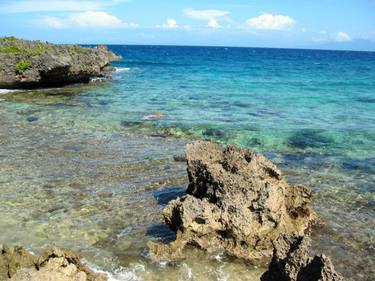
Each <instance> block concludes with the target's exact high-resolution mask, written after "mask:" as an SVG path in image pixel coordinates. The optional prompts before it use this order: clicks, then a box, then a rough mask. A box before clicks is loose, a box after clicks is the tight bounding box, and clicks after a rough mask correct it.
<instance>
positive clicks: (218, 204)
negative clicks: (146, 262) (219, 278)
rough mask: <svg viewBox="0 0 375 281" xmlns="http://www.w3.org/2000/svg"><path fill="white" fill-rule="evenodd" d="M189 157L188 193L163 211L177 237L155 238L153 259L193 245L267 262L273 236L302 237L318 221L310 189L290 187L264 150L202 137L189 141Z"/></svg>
mask: <svg viewBox="0 0 375 281" xmlns="http://www.w3.org/2000/svg"><path fill="white" fill-rule="evenodd" d="M186 157H187V165H188V169H187V171H188V177H189V186H188V188H187V195H186V196H183V197H180V198H177V199H175V200H172V201H171V202H169V204H168V205H167V206H166V208H165V209H164V211H163V215H164V219H165V222H166V224H167V225H168V226H169V227H170V228H171V229H173V230H174V231H176V234H177V238H176V240H175V241H173V242H171V243H170V244H158V243H154V242H150V243H149V248H150V254H151V256H152V257H153V258H156V259H166V260H173V259H176V258H179V257H181V256H182V255H183V253H182V250H183V249H184V247H185V246H186V245H193V246H197V247H199V248H201V249H203V250H205V251H207V252H209V253H214V252H225V253H226V254H228V255H230V256H234V257H239V258H243V259H246V260H249V261H251V262H253V263H259V264H265V263H268V262H269V260H270V259H271V257H272V253H273V246H272V241H273V240H275V239H277V238H278V237H279V235H280V234H289V233H294V232H296V233H298V234H299V235H303V234H304V232H305V230H306V229H307V228H308V227H309V225H310V224H311V223H312V222H313V221H314V220H315V219H316V216H315V214H314V212H313V211H312V210H311V208H310V201H311V193H310V191H309V190H308V188H306V187H304V186H301V185H297V186H290V185H289V184H288V183H287V181H286V180H285V178H284V177H283V175H282V174H281V172H280V171H279V170H278V169H277V167H276V166H275V165H274V164H273V163H272V162H271V161H270V160H268V159H267V158H266V157H264V156H263V155H262V154H259V153H254V152H251V151H249V150H247V149H243V148H237V147H235V146H227V147H225V148H222V147H220V146H219V145H217V144H214V143H211V142H205V141H198V142H195V143H193V144H190V145H187V149H186Z"/></svg>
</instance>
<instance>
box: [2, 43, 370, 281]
mask: <svg viewBox="0 0 375 281" xmlns="http://www.w3.org/2000/svg"><path fill="white" fill-rule="evenodd" d="M111 48H112V49H113V50H114V51H115V52H117V53H119V54H122V55H123V56H124V60H123V61H121V62H117V63H116V64H115V66H116V67H118V69H119V71H118V72H116V73H115V74H114V80H113V81H111V82H110V83H107V84H103V85H95V86H81V87H71V88H65V89H53V90H43V91H32V92H26V93H3V94H2V95H1V96H0V118H1V120H2V122H1V124H0V144H1V147H0V190H1V196H0V214H2V216H1V218H0V229H2V231H1V232H0V241H1V242H4V243H18V244H23V245H25V246H27V247H29V248H31V249H33V250H36V249H38V248H40V247H42V246H43V245H47V244H51V243H56V244H58V245H59V246H65V247H70V248H73V249H76V250H79V251H80V252H81V253H83V254H84V256H85V257H86V259H87V260H88V262H89V263H91V264H95V265H96V266H97V267H98V268H100V269H103V270H106V271H109V272H112V273H113V274H115V275H116V278H117V279H120V280H176V276H178V278H177V279H179V280H248V279H249V278H250V280H252V279H253V280H257V279H259V275H260V274H261V271H262V269H256V268H253V267H251V266H250V265H247V264H244V263H242V262H241V261H233V260H230V259H228V258H225V257H224V258H219V259H218V258H217V257H207V256H205V255H204V254H202V253H199V252H196V251H194V250H192V251H191V253H189V254H188V256H189V258H188V259H187V260H186V261H183V262H180V263H177V264H173V265H163V264H155V263H152V262H151V261H150V260H149V259H148V258H147V251H146V242H147V240H149V239H162V240H168V239H172V238H173V233H171V232H170V231H169V230H168V229H166V228H165V227H163V225H162V220H161V210H162V208H163V206H164V205H165V204H166V202H167V201H168V200H169V199H170V198H173V197H175V196H177V195H179V194H181V192H183V190H184V187H185V185H186V175H185V168H186V167H185V165H184V163H177V162H174V161H173V156H174V155H176V154H181V153H183V149H184V145H185V143H187V142H189V141H190V140H192V139H196V138H208V139H213V140H216V141H220V142H223V143H235V144H239V145H243V146H246V147H249V148H251V149H253V150H257V151H261V152H263V153H266V155H267V156H268V157H270V158H271V159H272V160H273V161H275V163H277V164H278V165H279V167H280V168H281V169H282V171H283V172H284V174H286V176H287V178H288V180H289V181H290V182H291V183H296V182H298V183H304V184H306V185H308V186H310V187H311V188H312V190H313V191H314V194H315V202H314V205H315V206H314V207H315V209H316V210H317V212H318V214H319V215H320V217H321V218H322V219H323V220H324V221H325V225H324V226H322V227H321V228H319V229H316V230H315V231H314V249H315V250H316V251H324V252H326V253H327V254H328V255H331V256H332V257H333V260H334V263H335V265H336V267H337V269H338V270H339V271H341V272H342V273H343V274H344V275H345V276H346V277H348V278H351V279H353V280H372V278H373V276H374V275H375V271H374V268H375V241H374V239H375V149H374V147H375V53H365V52H333V51H309V50H276V49H251V48H247V49H245V48H198V47H142V46H112V47H111ZM245 273H246V274H245ZM245 276H246V277H245ZM168 278H169V279H168Z"/></svg>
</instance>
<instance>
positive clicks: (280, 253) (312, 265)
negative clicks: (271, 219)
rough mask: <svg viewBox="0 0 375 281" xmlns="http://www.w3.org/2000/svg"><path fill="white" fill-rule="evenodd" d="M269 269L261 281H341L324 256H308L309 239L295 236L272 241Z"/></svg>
mask: <svg viewBox="0 0 375 281" xmlns="http://www.w3.org/2000/svg"><path fill="white" fill-rule="evenodd" d="M273 245H274V253H273V258H272V261H271V263H270V265H269V269H268V271H267V272H265V273H264V274H263V275H262V277H261V281H341V280H343V277H342V276H340V274H338V273H337V272H336V271H335V269H334V267H333V265H332V262H331V260H330V258H328V257H327V256H325V255H317V256H315V257H311V256H310V255H309V247H310V238H309V237H308V236H304V237H303V236H299V235H297V234H289V235H281V236H280V237H279V238H278V239H277V240H275V241H274V243H273Z"/></svg>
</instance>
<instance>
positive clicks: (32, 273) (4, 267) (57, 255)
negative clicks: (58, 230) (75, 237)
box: [0, 247, 108, 281]
mask: <svg viewBox="0 0 375 281" xmlns="http://www.w3.org/2000/svg"><path fill="white" fill-rule="evenodd" d="M0 280H1V281H3V280H4V281H5V280H12V281H40V280H54V281H106V280H108V276H107V275H106V274H102V273H96V272H94V271H93V270H91V269H90V268H89V267H87V266H86V265H84V264H83V263H82V262H81V261H80V258H79V256H77V255H76V254H74V253H73V252H70V251H66V250H61V249H58V248H56V247H53V248H50V249H49V250H47V251H46V252H45V254H44V255H42V256H35V255H32V254H30V253H29V252H28V251H26V250H25V249H23V248H22V247H14V248H13V249H11V248H8V247H3V249H2V251H1V255H0Z"/></svg>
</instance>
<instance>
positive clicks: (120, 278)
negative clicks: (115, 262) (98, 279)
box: [85, 261, 146, 281]
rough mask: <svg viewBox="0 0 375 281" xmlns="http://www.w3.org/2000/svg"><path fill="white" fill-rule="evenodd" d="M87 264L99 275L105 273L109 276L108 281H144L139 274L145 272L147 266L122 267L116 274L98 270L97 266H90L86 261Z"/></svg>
mask: <svg viewBox="0 0 375 281" xmlns="http://www.w3.org/2000/svg"><path fill="white" fill-rule="evenodd" d="M85 263H86V264H87V265H88V266H89V267H90V268H91V269H92V270H93V271H94V272H97V273H104V274H107V275H108V281H144V279H143V278H142V277H140V276H139V273H141V272H145V270H146V269H145V266H144V265H142V264H133V265H130V267H121V268H120V269H118V270H116V271H115V272H113V273H111V272H107V271H103V270H100V269H98V268H97V267H96V266H95V265H93V264H90V263H88V262H86V261H85Z"/></svg>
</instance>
